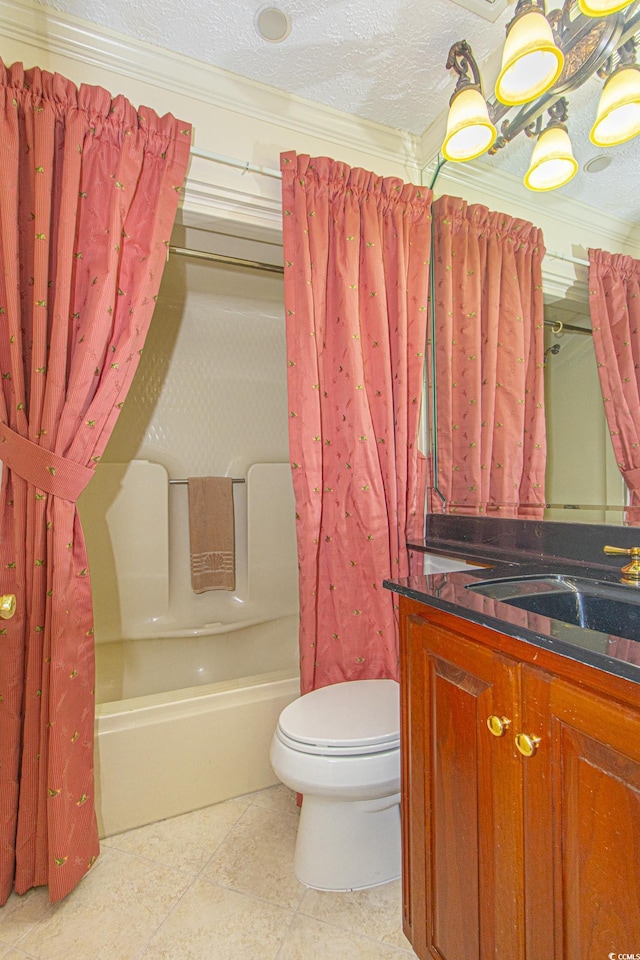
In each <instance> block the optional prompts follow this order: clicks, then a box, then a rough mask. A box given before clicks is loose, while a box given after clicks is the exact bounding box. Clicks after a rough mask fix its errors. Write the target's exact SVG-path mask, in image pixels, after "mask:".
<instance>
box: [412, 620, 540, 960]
mask: <svg viewBox="0 0 640 960" xmlns="http://www.w3.org/2000/svg"><path fill="white" fill-rule="evenodd" d="M423 609H424V608H423ZM464 626H465V627H471V626H472V625H470V624H465V625H464ZM401 644H402V663H403V677H402V690H403V694H402V696H403V700H402V717H403V745H402V762H403V785H402V789H403V852H404V870H403V874H404V883H405V888H404V904H405V906H404V909H405V932H406V934H407V936H408V937H409V939H410V940H411V942H412V944H413V948H414V950H415V951H416V953H417V954H418V956H419V957H421V958H429V957H435V958H438V960H489V958H491V960H519V958H522V957H524V925H523V917H524V905H523V894H522V890H523V864H522V843H523V837H522V785H521V781H520V776H521V765H520V764H519V763H518V762H517V759H516V752H515V747H514V742H513V737H512V736H510V735H509V731H511V730H512V729H513V726H514V724H515V725H517V724H518V723H519V717H518V716H517V715H515V713H514V711H515V710H516V709H517V690H518V682H519V669H520V668H519V666H518V665H517V664H516V663H515V662H514V661H513V660H510V659H509V658H507V657H503V656H501V655H500V654H496V653H493V652H492V651H491V650H490V649H489V648H487V647H486V646H483V645H481V644H477V643H474V642H473V641H472V640H469V639H467V638H465V637H464V636H462V635H461V634H458V633H455V632H453V631H451V630H448V629H445V628H443V627H441V626H438V625H436V624H433V623H430V622H429V621H428V619H426V618H425V617H423V616H421V615H420V614H419V613H418V612H417V609H416V608H415V607H414V608H413V612H410V613H409V614H408V615H407V616H405V617H403V620H402V631H401ZM491 715H495V716H498V717H505V718H507V720H508V721H511V726H510V727H509V730H508V731H507V732H506V733H505V735H504V736H500V737H496V736H493V735H492V734H491V733H490V731H489V729H488V726H487V719H488V717H489V716H491Z"/></svg>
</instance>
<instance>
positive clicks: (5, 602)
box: [0, 593, 16, 620]
mask: <svg viewBox="0 0 640 960" xmlns="http://www.w3.org/2000/svg"><path fill="white" fill-rule="evenodd" d="M15 612H16V595H15V593H5V594H4V595H3V596H0V617H2V619H3V620H10V619H11V617H12V616H13V615H14V613H15Z"/></svg>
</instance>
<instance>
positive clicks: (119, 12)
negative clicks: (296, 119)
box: [46, 0, 640, 222]
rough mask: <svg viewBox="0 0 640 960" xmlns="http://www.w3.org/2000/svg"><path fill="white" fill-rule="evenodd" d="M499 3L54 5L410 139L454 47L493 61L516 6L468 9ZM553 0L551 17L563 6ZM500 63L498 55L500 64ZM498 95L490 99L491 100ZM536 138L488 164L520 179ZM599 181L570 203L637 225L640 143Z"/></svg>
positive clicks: (439, 102)
mask: <svg viewBox="0 0 640 960" xmlns="http://www.w3.org/2000/svg"><path fill="white" fill-rule="evenodd" d="M464 2H469V3H470V4H471V5H472V6H473V4H474V3H475V5H476V7H482V6H483V4H484V5H485V6H486V7H487V8H488V9H490V8H491V7H492V3H491V0H314V2H313V3H310V2H309V0H275V2H274V3H272V4H267V3H265V2H264V0H136V2H135V3H131V2H130V0H52V2H50V3H49V4H46V5H48V6H52V7H55V8H56V9H57V10H60V11H64V12H66V13H70V14H73V15H74V16H77V17H81V18H83V19H85V20H89V21H90V22H92V23H94V24H98V25H100V26H104V27H108V28H109V29H111V30H115V31H117V32H118V33H122V34H125V35H127V36H130V37H135V38H137V39H139V40H143V41H145V42H147V43H151V44H154V45H155V46H159V47H164V48H166V49H170V50H173V51H175V52H178V53H182V54H184V55H186V56H189V57H192V58H194V59H196V60H200V61H204V62H207V63H210V64H213V65H214V66H216V67H220V68H222V69H225V70H228V71H230V72H232V73H236V74H240V75H241V76H244V77H248V78H250V79H252V80H256V81H259V82H261V83H265V84H269V85H270V86H274V87H277V88H279V89H281V90H284V91H286V92H288V93H293V94H296V95H298V96H301V97H305V98H307V99H309V100H312V101H315V102H318V103H322V104H325V105H327V106H330V107H334V108H335V109H337V110H341V111H343V112H345V113H348V114H352V115H355V116H358V117H362V118H364V119H367V120H372V121H375V122H377V123H381V124H384V125H386V126H389V127H394V128H396V129H399V130H403V131H407V132H409V133H413V134H418V135H420V134H422V133H423V132H424V131H425V130H426V129H427V128H429V127H430V126H431V124H432V123H433V122H434V121H436V120H437V118H439V117H441V115H442V114H443V111H446V108H447V104H448V100H449V97H450V96H451V93H452V91H453V87H454V79H455V78H453V77H452V76H451V74H450V72H449V71H447V70H445V62H446V58H447V54H448V51H449V48H450V46H451V44H452V43H454V42H455V41H456V40H460V39H463V38H464V39H466V40H468V41H469V43H470V44H471V46H472V47H473V51H474V54H475V56H476V59H477V61H478V63H479V64H480V65H482V64H483V63H485V61H487V60H490V61H491V62H492V63H493V64H494V65H495V62H496V56H495V51H496V50H497V49H498V48H499V47H501V45H502V42H503V39H504V28H505V24H506V23H507V22H508V21H509V20H510V19H511V17H512V16H513V0H511V2H510V4H509V6H507V8H506V9H505V10H504V11H503V12H502V13H501V14H500V15H499V16H498V18H497V19H496V20H495V22H493V23H492V22H489V21H488V20H487V19H485V18H484V17H481V16H479V15H477V14H476V13H474V12H471V11H470V10H468V9H465V7H464V6H462V5H461V4H462V3H464ZM267 5H277V6H279V7H280V9H282V10H283V11H285V12H286V13H287V14H288V15H289V16H290V18H291V23H292V28H291V33H290V35H289V36H288V38H287V39H286V40H285V41H283V42H282V43H269V42H267V41H265V40H263V39H262V38H261V37H259V36H258V34H257V32H256V29H255V26H254V21H255V17H256V13H257V12H258V11H259V10H260V9H262V7H264V6H267ZM560 5H561V2H560V0H551V2H549V3H547V8H548V9H549V8H551V7H557V6H560ZM492 54H493V56H492ZM600 87H601V83H600V82H599V81H597V80H590V81H589V82H588V83H587V84H585V86H584V87H583V88H582V89H581V90H580V91H578V92H577V93H575V94H572V96H571V98H570V127H571V135H572V140H573V142H574V149H575V150H576V157H577V158H578V161H579V162H580V164H581V165H582V164H583V163H584V162H585V161H586V160H588V159H589V158H591V157H593V156H595V155H596V154H598V153H603V152H604V151H602V150H598V149H597V148H595V147H593V146H592V145H591V144H590V142H589V138H588V131H589V129H590V126H591V124H592V122H593V111H594V110H595V106H596V104H597V98H598V96H599V90H600ZM487 92H490V91H487ZM531 148H532V141H531V140H529V139H528V138H527V137H525V136H524V135H523V134H521V135H520V136H519V137H517V138H516V140H514V142H513V143H512V144H510V145H509V146H507V147H506V148H505V149H504V150H501V151H500V152H499V154H498V155H497V156H496V157H494V158H487V160H486V162H487V163H491V164H492V165H494V166H498V167H499V168H500V169H501V170H505V171H507V172H509V173H512V174H514V175H515V176H517V177H519V178H521V177H522V176H523V175H524V173H525V171H526V168H527V166H528V160H529V156H530V153H531ZM606 152H607V153H610V155H611V156H612V158H613V163H612V165H611V166H610V167H609V169H608V170H607V171H605V172H604V173H600V174H591V175H588V174H584V173H579V174H578V175H577V176H576V177H575V178H574V180H573V181H572V183H570V184H568V185H567V186H566V187H563V188H562V191H561V192H562V194H563V195H565V196H567V197H571V198H574V199H579V200H581V201H582V202H584V203H588V204H591V205H593V206H599V207H600V208H602V207H605V208H606V209H607V211H608V212H610V213H612V214H616V215H617V216H622V217H624V218H626V219H633V220H635V222H640V162H639V161H640V137H638V138H636V140H634V141H631V143H629V144H624V145H622V146H620V147H614V148H612V149H610V150H609V151H606Z"/></svg>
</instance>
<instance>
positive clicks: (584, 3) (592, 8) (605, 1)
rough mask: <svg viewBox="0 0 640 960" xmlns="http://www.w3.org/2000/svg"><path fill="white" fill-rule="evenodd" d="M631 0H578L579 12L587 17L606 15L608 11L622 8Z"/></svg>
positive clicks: (614, 11)
mask: <svg viewBox="0 0 640 960" xmlns="http://www.w3.org/2000/svg"><path fill="white" fill-rule="evenodd" d="M630 3H633V0H578V6H579V7H580V13H584V14H586V16H587V17H606V16H608V15H609V14H610V13H617V12H618V10H624V8H625V7H628V6H629V4H630Z"/></svg>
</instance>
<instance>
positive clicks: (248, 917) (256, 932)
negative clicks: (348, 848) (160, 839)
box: [140, 879, 292, 960]
mask: <svg viewBox="0 0 640 960" xmlns="http://www.w3.org/2000/svg"><path fill="white" fill-rule="evenodd" d="M291 917H292V914H291V913H290V912H289V911H286V910H283V909H282V908H281V907H277V906H275V905H273V904H270V903H264V902H263V901H260V900H254V899H253V898H252V897H247V896H245V895H244V894H241V893H235V892H234V891H233V890H225V889H223V888H222V887H218V886H216V885H215V884H212V883H209V882H207V881H206V880H202V879H198V880H196V881H195V882H194V884H193V886H192V887H191V888H190V889H189V890H188V891H187V893H186V894H185V895H184V897H183V898H182V900H181V901H180V903H179V904H178V906H177V907H176V909H175V910H174V911H173V912H172V914H171V916H170V917H169V918H168V919H167V921H166V922H165V923H164V924H163V925H162V927H161V928H160V930H159V931H158V933H157V934H156V936H155V937H154V938H153V940H152V941H151V942H150V943H149V944H148V946H147V948H146V949H145V950H144V951H143V953H142V954H141V957H140V960H275V957H276V954H277V952H278V950H279V948H280V944H281V942H282V938H283V936H284V934H285V932H286V931H287V929H288V927H289V923H290V920H291Z"/></svg>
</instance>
